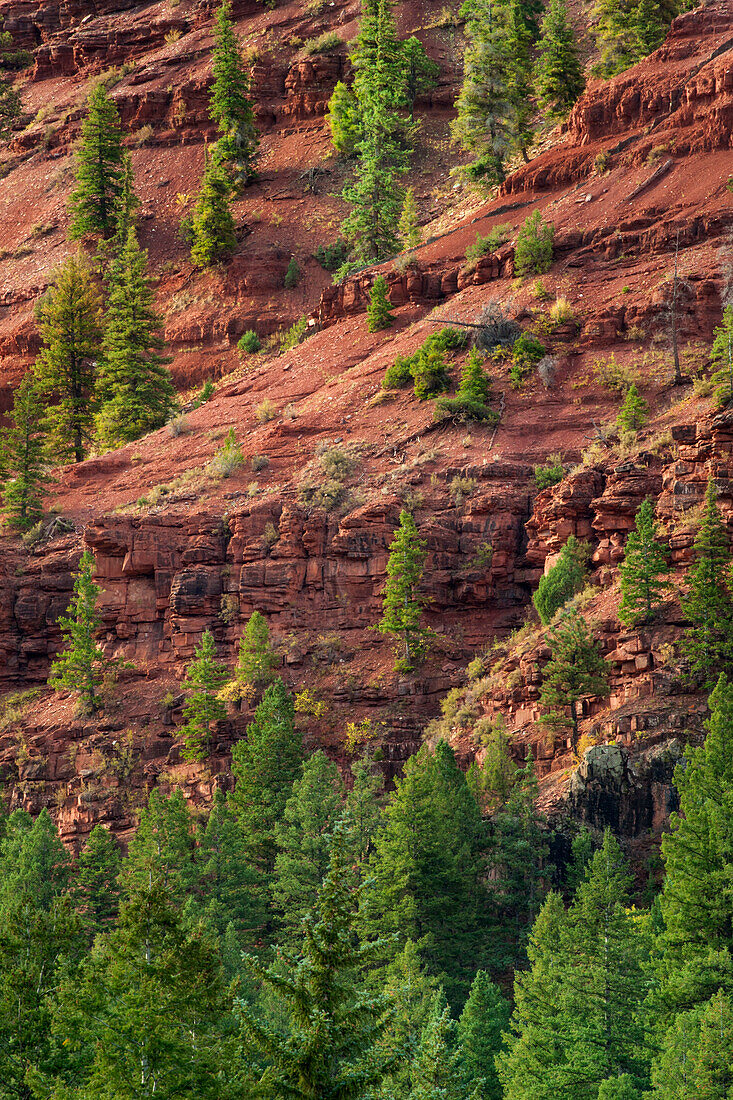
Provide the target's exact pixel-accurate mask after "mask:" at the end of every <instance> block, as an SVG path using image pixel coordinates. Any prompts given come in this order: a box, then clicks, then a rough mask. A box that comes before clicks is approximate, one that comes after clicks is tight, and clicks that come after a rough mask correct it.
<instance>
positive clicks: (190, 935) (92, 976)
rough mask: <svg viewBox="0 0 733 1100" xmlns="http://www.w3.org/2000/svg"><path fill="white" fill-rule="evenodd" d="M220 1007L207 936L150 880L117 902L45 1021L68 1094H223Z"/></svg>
mask: <svg viewBox="0 0 733 1100" xmlns="http://www.w3.org/2000/svg"><path fill="white" fill-rule="evenodd" d="M229 1011H230V1004H229V1002H228V998H227V996H226V995H225V992H224V982H223V975H222V971H221V966H220V964H219V961H218V958H217V953H216V950H215V948H214V946H213V944H212V943H211V941H210V940H209V939H208V938H207V937H206V934H205V933H204V932H203V931H202V930H201V929H195V930H187V929H185V928H184V926H183V923H182V921H181V917H180V914H179V912H177V910H176V909H175V907H174V906H173V905H172V904H171V901H170V899H169V898H168V897H167V896H166V892H165V890H164V889H163V888H162V886H161V885H160V883H159V882H157V881H153V882H152V883H151V884H150V885H149V886H147V887H145V888H144V889H142V890H140V891H138V892H136V893H134V894H133V895H132V896H131V897H129V898H127V899H126V900H125V901H124V902H123V904H122V908H121V912H120V920H119V924H118V926H117V928H116V929H115V930H114V931H113V932H111V933H110V934H109V935H107V936H99V937H98V938H97V939H96V941H95V943H94V946H93V947H92V950H91V953H90V955H89V957H88V959H87V960H86V962H85V963H84V966H83V967H82V968H81V973H80V974H79V976H78V978H76V979H74V980H71V981H69V982H68V983H67V984H66V985H65V986H64V987H62V989H61V992H60V995H59V997H58V999H57V1006H56V1012H55V1028H56V1030H57V1032H58V1034H59V1038H60V1039H61V1041H62V1044H63V1046H64V1048H65V1049H66V1050H67V1051H70V1052H71V1053H72V1054H73V1055H75V1056H76V1064H75V1065H74V1074H73V1076H74V1078H75V1081H81V1086H80V1087H78V1088H77V1089H75V1091H74V1093H73V1095H74V1096H76V1097H78V1098H79V1100H92V1098H94V1100H138V1098H140V1097H145V1096H156V1097H161V1098H163V1100H174V1098H176V1100H178V1098H180V1100H225V1098H226V1100H230V1098H231V1100H233V1097H234V1096H237V1095H241V1092H238V1091H237V1089H236V1071H233V1069H232V1066H231V1065H230V1064H229V1063H230V1060H231V1058H232V1055H233V1049H232V1046H233V1044H232V1043H231V1041H229V1042H227V1037H226V1026H227V1025H226V1018H227V1013H228V1012H229ZM62 1095H68V1094H67V1093H62Z"/></svg>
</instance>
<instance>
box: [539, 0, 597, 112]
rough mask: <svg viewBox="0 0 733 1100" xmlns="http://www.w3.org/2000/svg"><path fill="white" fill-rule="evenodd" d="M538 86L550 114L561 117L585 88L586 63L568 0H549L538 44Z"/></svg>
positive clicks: (540, 96)
mask: <svg viewBox="0 0 733 1100" xmlns="http://www.w3.org/2000/svg"><path fill="white" fill-rule="evenodd" d="M537 55H538V56H537V61H536V64H535V75H534V79H535V87H536V89H537V97H538V99H539V101H540V104H541V105H542V106H543V107H544V108H545V109H546V110H547V113H548V114H549V116H550V118H554V119H561V118H564V117H565V115H567V113H568V111H569V110H570V108H571V107H572V106H573V104H574V103H575V102H576V100H577V99H578V98H579V97H580V95H581V93H582V91H583V89H584V88H585V77H584V76H583V67H582V65H581V62H580V56H579V54H578V47H577V43H576V41H575V35H574V33H573V28H572V26H571V24H570V20H569V19H568V11H567V7H566V5H565V0H550V4H549V7H548V8H547V12H546V14H545V17H544V19H543V20H542V36H541V38H540V40H539V43H538V45H537Z"/></svg>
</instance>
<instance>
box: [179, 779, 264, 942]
mask: <svg viewBox="0 0 733 1100" xmlns="http://www.w3.org/2000/svg"><path fill="white" fill-rule="evenodd" d="M197 860H198V891H199V893H200V895H201V903H200V912H201V915H202V916H203V918H204V920H205V921H206V923H207V925H208V926H209V927H210V928H211V929H212V930H213V931H214V932H215V933H216V934H217V936H219V937H220V943H221V942H222V939H226V937H227V935H228V936H229V938H230V940H231V939H232V938H233V939H234V940H236V943H237V946H238V949H239V951H240V953H241V950H242V948H243V947H245V946H248V945H250V944H251V943H252V941H253V940H254V938H255V937H256V936H257V934H258V933H259V930H260V929H261V928H262V927H263V926H264V924H265V922H266V913H265V909H264V906H263V904H262V900H261V898H260V897H259V895H258V892H257V887H258V885H259V878H258V876H257V874H256V872H255V871H254V870H253V869H252V868H251V867H250V866H249V865H248V862H247V846H246V843H245V837H244V833H243V832H242V829H241V828H240V826H239V822H238V821H237V819H236V816H235V814H234V811H233V809H232V807H231V805H230V804H229V802H228V800H227V798H226V797H225V795H224V793H223V792H222V791H221V789H220V788H218V787H217V789H216V791H215V792H214V798H213V801H212V804H211V811H210V813H209V816H208V819H207V821H206V825H205V827H204V828H203V829H201V830H200V831H199V834H198V848H197ZM191 900H192V896H191V895H190V894H189V902H188V903H187V905H188V907H189V913H190V915H195V914H196V913H197V909H198V907H197V906H196V905H191ZM222 955H224V952H222Z"/></svg>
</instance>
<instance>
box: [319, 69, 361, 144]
mask: <svg viewBox="0 0 733 1100" xmlns="http://www.w3.org/2000/svg"><path fill="white" fill-rule="evenodd" d="M327 121H328V125H329V127H330V130H331V141H332V143H333V147H334V149H335V150H336V152H337V153H340V154H341V155H342V156H344V157H351V156H353V155H354V153H355V152H356V147H357V145H358V143H359V141H360V140H361V137H362V129H361V112H360V111H359V103H358V101H357V99H356V96H355V95H354V93H353V92H352V90H351V88H349V87H348V85H347V84H344V82H343V80H339V81H338V82H337V84H336V87H335V88H334V90H333V95H332V96H331V98H330V99H329V101H328V115H327Z"/></svg>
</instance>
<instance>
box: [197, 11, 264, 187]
mask: <svg viewBox="0 0 733 1100" xmlns="http://www.w3.org/2000/svg"><path fill="white" fill-rule="evenodd" d="M214 36H215V39H216V45H215V46H214V62H213V73H214V84H213V87H212V89H211V99H210V101H209V115H210V117H211V119H212V120H213V121H214V122H215V123H216V124H217V126H218V128H219V133H220V134H221V137H220V138H219V141H218V143H217V156H218V157H219V158H220V159H221V161H222V162H223V163H225V164H226V165H227V166H228V167H229V170H230V173H231V182H232V184H233V186H234V187H236V188H241V187H246V186H247V184H248V183H250V182H251V181H252V180H254V179H256V178H257V146H258V144H259V138H258V136H257V129H256V126H255V118H254V111H253V110H252V103H251V101H250V98H249V91H250V88H249V78H248V76H247V73H246V72H245V68H244V63H243V61H242V55H241V52H240V49H239V44H238V42H237V37H236V35H235V33H234V26H233V24H232V6H231V3H230V2H229V0H224V3H222V4H221V6H220V8H219V10H218V12H217V14H216V29H215V31H214Z"/></svg>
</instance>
